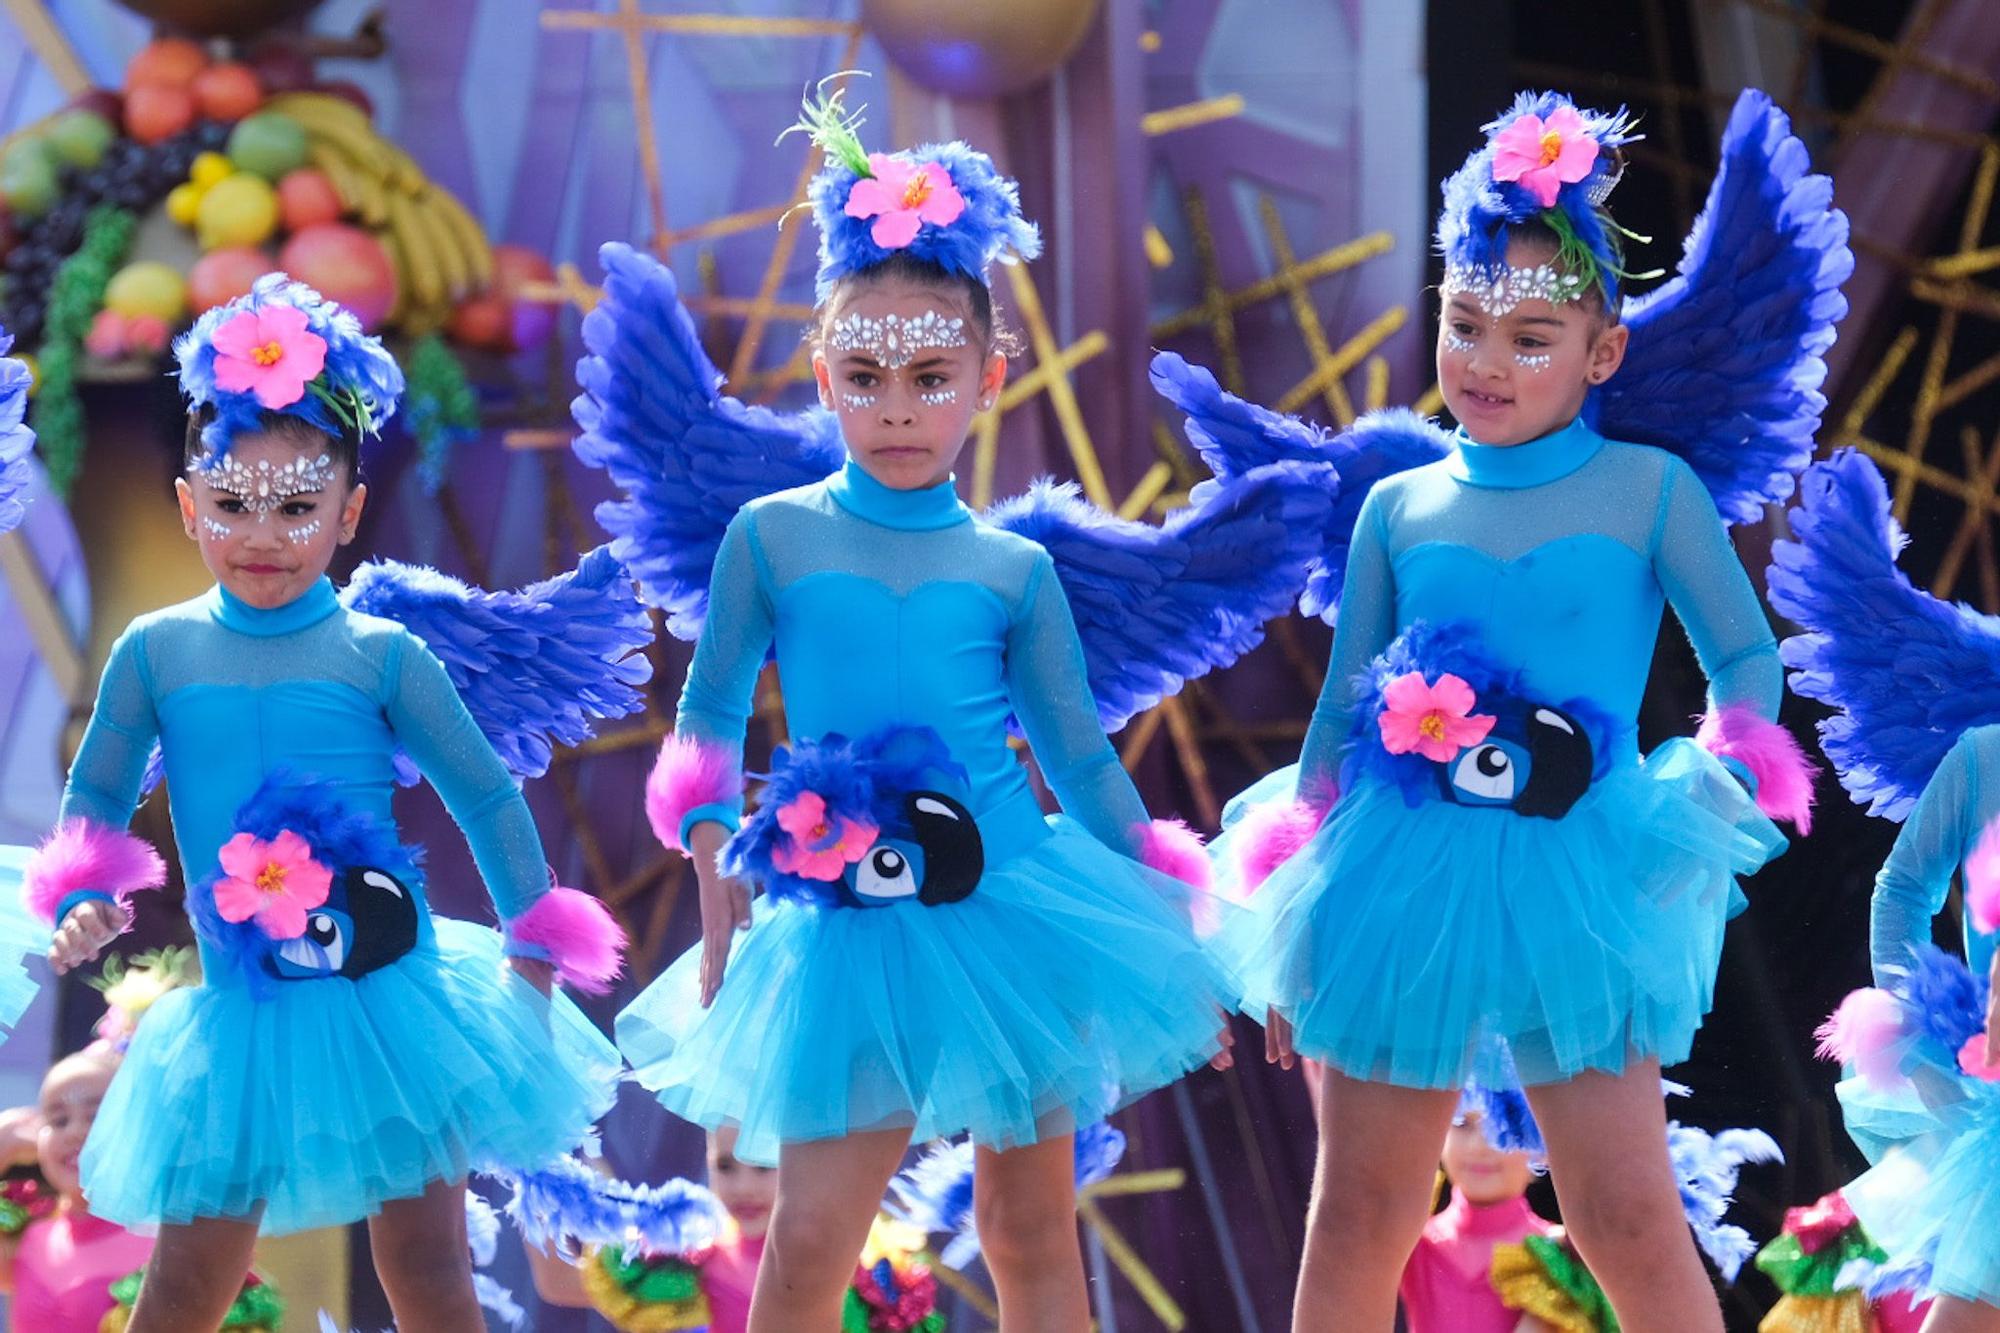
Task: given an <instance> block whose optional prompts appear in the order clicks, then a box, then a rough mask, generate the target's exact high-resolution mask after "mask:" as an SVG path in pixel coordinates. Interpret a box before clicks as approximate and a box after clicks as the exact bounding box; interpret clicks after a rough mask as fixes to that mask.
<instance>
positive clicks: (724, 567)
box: [646, 511, 776, 1007]
mask: <svg viewBox="0 0 2000 1333" xmlns="http://www.w3.org/2000/svg"><path fill="white" fill-rule="evenodd" d="M755 524H756V519H755V517H754V516H753V515H752V514H750V513H749V512H747V511H745V512H739V513H738V514H737V515H736V517H735V518H733V519H731V520H730V522H729V529H728V531H727V532H725V533H723V535H722V545H721V546H720V547H719V548H718V549H717V551H716V553H715V567H714V569H713V570H712V571H711V572H710V575H709V585H708V616H707V618H706V619H705V620H704V621H703V622H702V627H701V638H700V639H699V640H697V641H696V643H695V646H694V660H693V661H692V662H690V663H689V664H688V672H687V679H686V680H685V681H684V682H683V683H682V685H681V700H680V706H679V708H678V709H677V710H676V711H675V715H674V734H673V735H671V736H669V737H667V739H666V741H665V743H663V744H662V745H661V746H660V757H659V761H658V762H657V763H655V764H654V765H653V772H652V775H651V776H650V777H648V778H647V780H646V817H647V819H649V820H650V821H651V822H652V825H653V832H654V834H655V835H657V836H658V838H659V839H660V841H661V842H663V843H665V844H666V845H667V846H668V847H671V848H673V849H674V850H675V851H678V852H681V853H684V854H685V855H686V856H687V857H688V858H689V859H690V860H692V861H693V862H694V871H695V881H696V884H697V886H698V888H699V890H700V894H701V950H702V952H701V1002H702V1005H703V1006H704V1007H706V1006H707V1005H708V1004H709V1003H711V1002H712V1001H713V1000H714V999H715V993H716V991H717V990H718V989H720V988H721V986H722V974H723V971H724V969H725V967H726V966H727V964H728V959H729V945H730V941H731V939H732V938H733V937H734V935H735V933H736V931H738V930H741V929H744V928H747V927H748V926H749V924H750V890H749V889H748V887H746V886H745V885H743V884H742V883H740V882H739V881H737V880H735V879H732V878H730V877H729V876H726V875H724V874H723V873H722V871H721V869H720V868H719V867H718V866H717V865H716V856H717V854H718V853H719V852H720V851H721V850H722V845H723V843H724V842H725V841H726V840H727V839H728V837H729V835H730V834H731V833H732V832H734V831H735V829H736V827H737V824H738V823H739V822H740V820H741V819H742V814H743V734H744V731H745V729H746V728H747V727H748V726H749V722H750V706H751V704H752V703H753V702H754V695H755V693H756V689H757V673H758V672H759V671H760V670H762V669H763V666H764V655H765V654H766V653H767V652H768V651H769V650H770V647H771V638H772V635H773V633H774V632H775V625H776V618H775V616H774V613H773V611H772V605H771V597H770V593H769V591H768V588H769V582H768V580H767V579H766V578H765V577H764V569H763V563H764V558H763V553H762V551H761V550H760V549H759V547H758V545H757V531H756V526H755Z"/></svg>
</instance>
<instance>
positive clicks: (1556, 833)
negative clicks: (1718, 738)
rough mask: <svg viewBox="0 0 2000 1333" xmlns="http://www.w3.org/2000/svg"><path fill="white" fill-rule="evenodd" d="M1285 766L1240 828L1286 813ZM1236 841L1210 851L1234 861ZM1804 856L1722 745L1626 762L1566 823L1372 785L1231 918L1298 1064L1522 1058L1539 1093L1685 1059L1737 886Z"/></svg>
mask: <svg viewBox="0 0 2000 1333" xmlns="http://www.w3.org/2000/svg"><path fill="white" fill-rule="evenodd" d="M1296 781H1297V777H1296V771H1295V770H1293V769H1286V770H1282V771H1281V772H1279V773H1276V774H1273V775H1271V776H1270V777H1268V778H1266V779H1265V780H1264V781H1263V782H1261V783H1259V784H1258V785H1257V786H1256V787H1253V788H1252V789H1251V790H1250V791H1248V792H1246V793H1244V794H1243V796H1241V797H1239V798H1238V799H1237V801H1236V802H1232V810H1231V812H1232V815H1240V813H1241V811H1242V810H1244V809H1245V808H1247V807H1248V805H1250V804H1252V803H1256V802H1260V801H1263V800H1272V799H1286V800H1288V799H1290V796H1291V793H1292V789H1293V787H1294V785H1295V784H1296ZM1240 836H1242V834H1241V833H1240V832H1239V831H1234V830H1233V831H1231V832H1228V833H1225V834H1224V835H1223V836H1222V837H1221V838H1218V839H1217V840H1216V842H1215V843H1214V844H1213V845H1212V851H1213V854H1214V855H1215V857H1216V859H1217V861H1218V864H1219V865H1221V866H1229V865H1232V864H1233V862H1234V859H1235V850H1236V849H1235V840H1236V839H1237V838H1238V837H1240ZM1785 845H1786V842H1785V838H1784V836H1783V835H1782V834H1781V833H1779V831H1778V829H1777V828H1776V826H1775V825H1773V824H1772V823H1771V822H1770V820H1769V819H1767V818H1766V817H1765V816H1764V815H1763V814H1762V813H1761V812H1760V811H1759V810H1758V809H1757V807H1756V804H1755V803H1754V802H1753V801H1752V800H1751V799H1750V798H1749V796H1748V795H1747V794H1746V793H1745V792H1744V790H1743V788H1742V787H1741V785H1740V784H1738V783H1737V782H1736V780H1735V779H1734V778H1732V777H1731V776H1730V775H1729V773H1728V771H1727V770H1726V769H1724V768H1723V767H1722V766H1721V764H1720V763H1718V762H1717V761H1716V760H1715V759H1714V758H1713V757H1712V756H1711V755H1709V754H1708V753H1707V752H1706V751H1705V750H1703V749H1701V748H1700V747H1698V746H1697V745H1695V744H1694V743H1693V742H1692V741H1688V740H1685V739H1676V740H1673V741H1669V742H1668V743H1667V744H1665V745H1663V746H1661V747H1660V749H1659V750H1657V751H1656V752H1654V754H1653V755H1651V756H1650V757H1649V758H1647V759H1646V760H1644V761H1643V762H1641V761H1637V760H1627V761H1625V762H1624V763H1623V764H1622V765H1618V766H1614V767H1613V768H1612V770H1611V771H1610V772H1609V773H1608V774H1606V775H1605V776H1604V777H1603V778H1601V779H1599V780H1597V781H1596V782H1594V783H1593V784H1591V785H1590V787H1589V788H1588V790H1587V791H1585V792H1584V793H1583V795H1582V796H1581V797H1580V798H1579V799H1578V800H1577V801H1576V803H1575V804H1574V805H1573V806H1572V807H1571V808H1570V809H1569V810H1568V812H1567V813H1566V814H1564V815H1562V816H1561V817H1560V818H1541V817H1528V816H1523V815H1520V814H1517V813H1515V812H1514V811H1512V810H1510V809H1506V808H1497V807H1491V806H1476V805H1459V804H1454V803H1451V802H1449V801H1446V800H1443V799H1421V800H1419V801H1418V802H1417V803H1416V804H1414V805H1413V804H1411V803H1410V801H1409V800H1408V799H1407V798H1406V796H1405V794H1404V792H1403V790H1402V789H1401V788H1400V787H1398V786H1397V785H1396V784H1394V783H1393V782H1389V781H1385V780H1382V779H1378V778H1369V777H1365V778H1363V779H1362V780H1361V781H1360V782H1359V783H1358V784H1357V785H1356V786H1355V787H1354V789H1353V790H1352V791H1349V792H1348V793H1346V794H1345V795H1343V796H1342V797H1341V799H1340V801H1339V803H1338V804H1337V805H1336V806H1335V807H1334V810H1333V813H1332V814H1331V815H1330V816H1329V817H1328V818H1327V820H1326V822H1325V823H1324V824H1323V825H1322V826H1321V827H1320V829H1319V831H1318V832H1317V833H1316V834H1315V835H1314V836H1313V837H1312V839H1311V841H1309V842H1308V843H1307V844H1306V845H1305V846H1304V847H1303V848H1301V849H1300V850H1299V851H1298V852H1297V853H1296V854H1294V855H1293V856H1292V857H1291V858H1290V859H1289V860H1287V861H1285V862H1284V864H1283V865H1281V866H1280V867H1279V868H1278V869H1277V870H1276V871H1274V872H1273V873H1272V874H1271V875H1270V877H1269V878H1268V879H1267V880H1266V881H1265V882H1264V884H1263V885H1262V886H1261V887H1260V888H1258V889H1257V890H1256V892H1255V895H1254V896H1253V897H1252V898H1251V899H1250V901H1249V910H1248V911H1247V912H1244V913H1241V914H1240V915H1239V916H1238V918H1237V919H1236V920H1234V921H1232V922H1230V923H1229V924H1228V925H1227V926H1226V927H1225V929H1224V930H1223V932H1222V933H1221V936H1220V939H1219V942H1218V947H1219V952H1220V953H1221V954H1222V956H1223V959H1224V962H1225V964H1227V965H1229V966H1231V967H1232V968H1233V969H1234V970H1235V971H1236V972H1237V973H1238V974H1239V975H1240V976H1241V977H1242V979H1243V990H1244V999H1243V1010H1244V1012H1245V1013H1247V1014H1249V1015H1250V1016H1251V1017H1253V1018H1256V1019H1259V1020H1262V1019H1263V1018H1264V1017H1265V1015H1266V1013H1267V1012H1269V1011H1276V1012H1278V1013H1280V1014H1282V1015H1284V1016H1286V1017H1287V1018H1289V1019H1290V1021H1291V1023H1292V1026H1293V1031H1294V1040H1295V1043H1296V1046H1297V1049H1298V1051H1299V1052H1300V1053H1301V1054H1302V1055H1306V1056H1310V1057H1312V1058H1314V1059H1317V1060H1321V1061H1324V1062H1326V1063H1327V1064H1329V1065H1332V1066H1333V1067H1334V1068H1337V1069H1339V1070H1340V1071H1341V1072H1343V1073H1345V1074H1347V1075H1349V1076H1350V1077H1353V1078H1359V1079H1368V1080H1373V1081H1376V1082H1384V1083H1393V1084H1398V1085H1401V1086H1404V1087H1413V1088H1441V1089H1442V1088H1457V1087H1459V1086H1461V1085H1462V1084H1463V1083H1464V1081H1465V1080H1466V1078H1467V1077H1469V1076H1470V1075H1471V1074H1473V1073H1475V1072H1482V1073H1484V1074H1485V1075H1486V1076H1488V1077H1496V1076H1498V1075H1499V1073H1500V1071H1498V1070H1479V1069H1478V1068H1477V1066H1478V1064H1479V1063H1480V1060H1479V1059H1478V1058H1476V1053H1478V1052H1480V1051H1497V1050H1498V1049H1500V1047H1499V1046H1498V1044H1497V1042H1496V1041H1495V1040H1494V1039H1498V1041H1503V1042H1504V1043H1505V1045H1506V1048H1507V1049H1509V1050H1511V1052H1512V1054H1513V1058H1514V1063H1515V1066H1516V1067H1517V1069H1518V1071H1519V1076H1520V1080H1521V1082H1523V1083H1526V1084H1536V1083H1551V1082H1560V1081H1562V1080H1565V1079H1568V1078H1571V1077H1573V1076H1575V1075H1576V1074H1579V1073H1582V1072H1584V1071H1585V1070H1603V1071H1606V1072H1609V1073H1618V1072H1621V1071H1623V1069H1624V1068H1625V1066H1626V1063H1627V1061H1628V1060H1629V1059H1632V1058H1644V1057H1648V1056H1652V1057H1657V1058H1658V1059H1659V1060H1660V1061H1661V1063H1663V1064H1671V1063H1674V1062H1675V1061H1678V1060H1682V1059H1685V1058H1686V1057H1687V1054H1688V1050H1689V1047H1690V1045H1691V1044H1692V1042H1693V1039H1694V1033H1695V1030H1696V1028H1697V1027H1699V1026H1700V1023H1701V1019H1702V1016H1703V1015H1704V1014H1705V1013H1707V1011H1708V1008H1709V1004H1710V1001H1711V998H1712V994H1713V990H1714V984H1715V974H1716V968H1717V965H1718V963H1719V961H1720V958H1721V953H1722V936H1723V927H1724V925H1725V924H1726V923H1727V921H1728V919H1729V918H1730V917H1731V916H1733V915H1735V913H1736V912H1738V911H1740V910H1741V909H1742V906H1743V904H1744V899H1743V896H1742V892H1741V890H1740V889H1739V888H1738V887H1737V885H1736V877H1737V876H1738V875H1746V874H1749V873H1751V872H1753V871H1755V870H1757V869H1758V868H1759V867H1760V866H1762V865H1763V864H1764V863H1765V862H1766V861H1768V860H1769V859H1770V858H1771V857H1773V856H1775V855H1777V853H1778V852H1780V851H1781V850H1783V848H1784V847H1785Z"/></svg>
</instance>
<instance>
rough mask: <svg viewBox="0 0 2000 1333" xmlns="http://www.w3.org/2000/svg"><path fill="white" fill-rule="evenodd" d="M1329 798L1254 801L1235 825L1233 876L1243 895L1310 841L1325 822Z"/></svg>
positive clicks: (1248, 892)
mask: <svg viewBox="0 0 2000 1333" xmlns="http://www.w3.org/2000/svg"><path fill="white" fill-rule="evenodd" d="M1332 808H1333V807H1332V802H1330V801H1309V800H1304V799H1300V800H1294V801H1266V802H1264V803H1263V804H1261V805H1253V806H1251V807H1250V808H1249V809H1248V810H1247V811H1245V812H1244V814H1243V822H1242V823H1241V824H1239V825H1237V827H1236V831H1235V835H1234V839H1233V841H1234V842H1235V843H1236V876H1237V882H1238V883H1239V884H1240V885H1241V890H1240V891H1241V892H1242V894H1243V895H1244V896H1245V897H1248V896H1249V895H1250V894H1253V893H1255V892H1256V891H1257V890H1258V889H1260V888H1262V887H1263V885H1264V881H1265V880H1267V879H1269V878H1270V877H1271V872H1272V871H1274V870H1276V869H1277V868H1278V867H1279V866H1281V865H1283V864H1284V863H1285V862H1287V861H1289V860H1291V858H1292V855H1293V853H1295V852H1297V851H1298V850H1299V849H1300V848H1301V847H1303V846H1305V845H1306V844H1307V843H1309V842H1311V841H1312V838H1313V835H1314V834H1315V833H1318V832H1319V826H1320V825H1321V824H1323V823H1325V822H1326V816H1327V811H1329V810H1330V809H1332Z"/></svg>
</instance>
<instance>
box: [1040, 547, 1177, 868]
mask: <svg viewBox="0 0 2000 1333" xmlns="http://www.w3.org/2000/svg"><path fill="white" fill-rule="evenodd" d="M1021 603H1022V604H1021V608H1020V610H1019V611H1018V612H1017V613H1016V615H1015V616H1014V621H1013V624H1012V626H1011V627H1010V628H1009V630H1008V635H1007V693H1008V699H1009V702H1011V703H1012V704H1013V707H1014V716H1015V717H1017V718H1019V719H1020V722H1021V730H1022V731H1023V732H1025V733H1026V735H1027V737H1028V744H1029V745H1031V746H1032V747H1034V751H1035V762H1036V763H1038V764H1040V765H1041V769H1042V776H1043V777H1044V778H1046V779H1047V780H1048V784H1049V787H1050V789H1051V790H1053V791H1054V792H1055V794H1056V799H1057V800H1059V801H1061V802H1062V808H1063V810H1064V812H1065V813H1067V814H1069V815H1070V816H1071V817H1073V818H1074V819H1076V820H1077V822H1079V823H1081V824H1082V825H1083V826H1084V827H1085V828H1087V829H1089V830H1090V832H1091V833H1092V835H1094V836H1095V837H1096V838H1097V840H1098V841H1099V842H1102V843H1103V844H1104V845H1105V846H1107V847H1110V848H1112V849H1113V850H1114V851H1120V852H1124V853H1126V854H1128V855H1137V853H1138V839H1139V836H1140V832H1141V830H1142V829H1143V828H1144V827H1145V825H1146V823H1147V822H1148V821H1147V815H1146V806H1145V803H1144V802H1143V801H1141V800H1140V799H1139V792H1138V789H1137V788H1135V787H1134V786H1133V785H1132V779H1131V776H1130V775H1129V774H1127V773H1126V772H1125V766H1124V765H1123V764H1121V763H1119V762H1118V752H1117V751H1116V750H1114V749H1113V748H1112V746H1111V742H1110V740H1109V739H1107V738H1106V736H1105V734H1104V725H1103V723H1101V722H1099V721H1098V718H1097V707H1096V705H1095V703H1094V702H1092V699H1091V694H1090V679H1089V676H1088V674H1087V672H1086V669H1085V667H1084V660H1083V641H1082V640H1081V639H1079V638H1078V637H1077V633H1076V621H1075V618H1074V617H1072V616H1071V614H1070V609H1069V599H1068V598H1067V597H1065V596H1064V595H1063V590H1062V581H1061V580H1060V579H1059V578H1057V577H1056V572H1055V562H1054V561H1053V560H1051V559H1050V558H1049V556H1048V553H1047V552H1043V553H1041V554H1040V555H1038V556H1037V557H1036V560H1035V568H1034V572H1033V573H1032V574H1030V575H1029V578H1028V586H1027V589H1026V591H1025V592H1024V593H1023V594H1022V598H1021Z"/></svg>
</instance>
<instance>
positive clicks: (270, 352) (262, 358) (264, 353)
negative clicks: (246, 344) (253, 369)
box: [250, 342, 285, 366]
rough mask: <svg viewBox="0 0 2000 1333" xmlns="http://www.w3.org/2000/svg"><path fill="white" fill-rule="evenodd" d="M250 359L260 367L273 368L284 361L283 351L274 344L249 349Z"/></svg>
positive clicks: (269, 343)
mask: <svg viewBox="0 0 2000 1333" xmlns="http://www.w3.org/2000/svg"><path fill="white" fill-rule="evenodd" d="M250 359H251V360H252V361H255V362H256V363H257V364H258V365H260V366H275V365H277V364H278V362H280V361H282V360H284V359H285V349H284V348H282V347H280V346H279V345H278V344H277V343H274V342H268V343H264V344H263V345H262V346H259V347H253V348H251V349H250Z"/></svg>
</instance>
